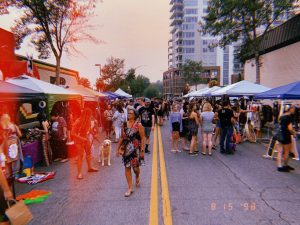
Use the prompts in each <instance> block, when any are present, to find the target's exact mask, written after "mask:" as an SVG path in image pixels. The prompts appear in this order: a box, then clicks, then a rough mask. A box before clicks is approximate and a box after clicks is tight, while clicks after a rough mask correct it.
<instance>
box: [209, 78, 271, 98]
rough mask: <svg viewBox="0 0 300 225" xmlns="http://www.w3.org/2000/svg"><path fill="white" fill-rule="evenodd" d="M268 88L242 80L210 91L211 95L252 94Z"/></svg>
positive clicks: (237, 95)
mask: <svg viewBox="0 0 300 225" xmlns="http://www.w3.org/2000/svg"><path fill="white" fill-rule="evenodd" d="M268 90H270V88H268V87H265V86H263V85H260V84H255V83H252V82H250V81H246V80H243V81H240V82H237V83H234V84H231V85H228V86H226V87H223V88H221V89H219V90H216V91H214V92H212V93H211V96H222V95H228V96H235V97H239V96H253V95H256V94H259V93H262V92H264V91H268Z"/></svg>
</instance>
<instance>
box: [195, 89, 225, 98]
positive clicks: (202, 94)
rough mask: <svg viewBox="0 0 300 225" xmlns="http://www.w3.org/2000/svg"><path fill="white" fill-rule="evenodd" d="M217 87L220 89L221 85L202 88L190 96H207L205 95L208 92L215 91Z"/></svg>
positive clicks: (208, 93)
mask: <svg viewBox="0 0 300 225" xmlns="http://www.w3.org/2000/svg"><path fill="white" fill-rule="evenodd" d="M219 89H221V87H218V86H214V87H211V88H207V89H203V90H202V91H197V92H196V93H194V94H193V95H191V96H192V97H207V96H210V94H211V93H212V92H214V91H217V90H219Z"/></svg>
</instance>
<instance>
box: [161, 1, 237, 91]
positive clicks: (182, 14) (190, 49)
mask: <svg viewBox="0 0 300 225" xmlns="http://www.w3.org/2000/svg"><path fill="white" fill-rule="evenodd" d="M208 1H209V0H171V1H170V14H171V15H170V40H169V43H168V45H169V46H168V49H169V52H168V53H169V54H168V66H169V70H174V69H180V67H181V66H182V65H183V64H184V63H185V62H186V61H187V60H193V61H201V62H202V66H203V67H204V68H213V67H215V68H216V70H217V71H218V73H219V74H218V75H217V77H218V78H219V84H220V85H227V84H230V83H231V75H232V74H234V73H235V72H238V73H239V72H241V68H240V67H241V65H237V64H238V63H237V61H236V60H234V56H235V55H234V49H235V48H236V46H235V47H234V46H233V45H232V46H228V47H226V48H225V49H222V48H220V47H215V44H216V43H217V42H218V39H217V37H213V36H211V35H203V34H201V33H200V32H199V29H200V25H199V22H201V21H203V17H204V16H205V15H206V14H207V12H208V11H207V8H208V4H209V3H208ZM235 67H238V68H236V69H235ZM234 69H235V70H234ZM166 72H167V71H166ZM178 76H180V75H177V77H178ZM177 79H178V78H177ZM181 83H183V85H185V84H184V82H181Z"/></svg>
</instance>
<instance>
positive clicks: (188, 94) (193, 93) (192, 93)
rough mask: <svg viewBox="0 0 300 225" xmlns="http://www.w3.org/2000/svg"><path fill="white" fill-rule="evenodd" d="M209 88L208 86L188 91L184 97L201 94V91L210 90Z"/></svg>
mask: <svg viewBox="0 0 300 225" xmlns="http://www.w3.org/2000/svg"><path fill="white" fill-rule="evenodd" d="M208 89H209V88H208V87H206V88H203V89H200V90H198V91H192V92H190V93H187V94H186V95H184V96H183V97H184V98H190V97H194V96H195V94H196V93H198V94H199V93H202V92H203V91H206V90H208Z"/></svg>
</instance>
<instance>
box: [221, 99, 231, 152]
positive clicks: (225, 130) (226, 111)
mask: <svg viewBox="0 0 300 225" xmlns="http://www.w3.org/2000/svg"><path fill="white" fill-rule="evenodd" d="M218 116H219V119H220V125H221V129H222V131H221V140H220V152H221V153H223V154H233V151H232V150H230V139H231V136H232V134H233V127H232V124H233V122H234V119H233V117H234V116H233V111H232V110H231V109H230V104H229V101H228V100H225V101H223V107H222V109H220V110H219V112H218ZM225 141H226V142H225ZM224 142H225V146H224Z"/></svg>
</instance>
